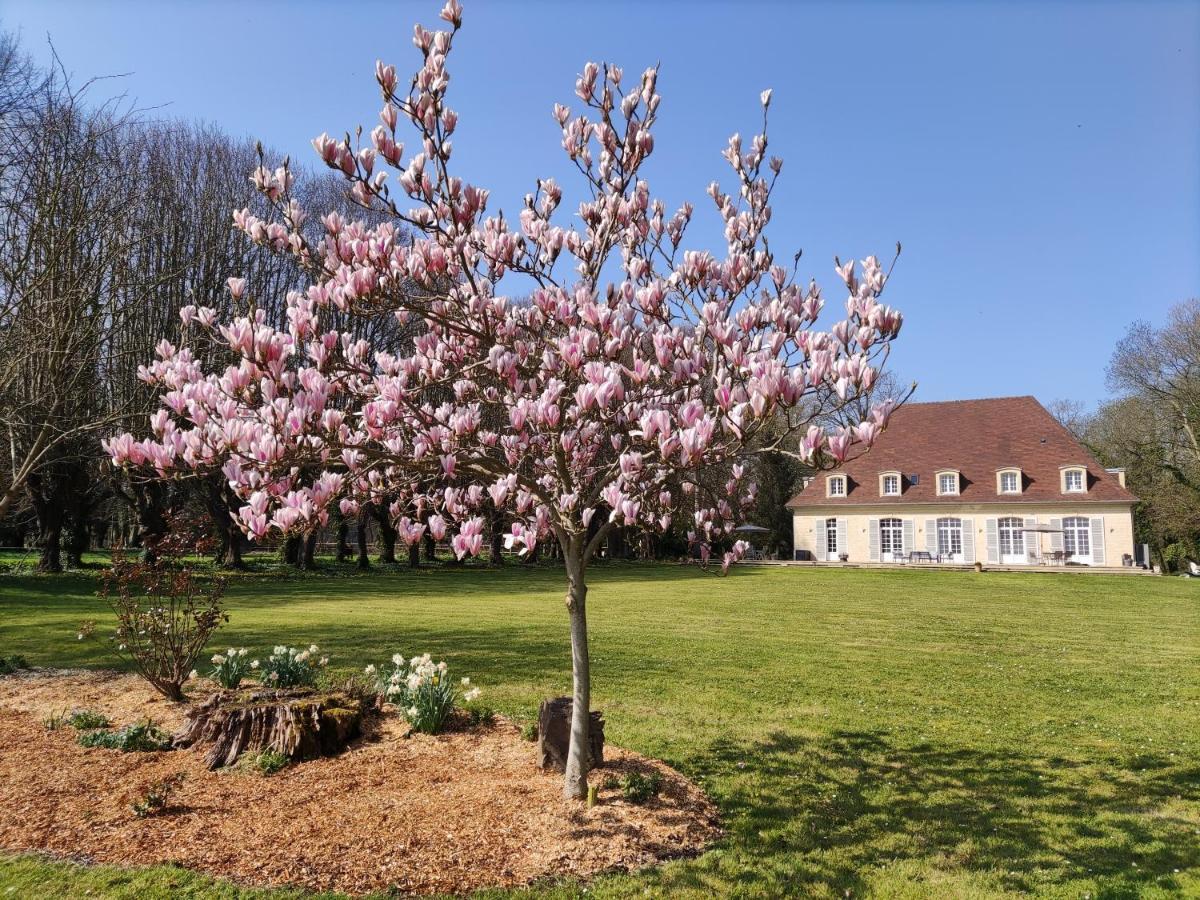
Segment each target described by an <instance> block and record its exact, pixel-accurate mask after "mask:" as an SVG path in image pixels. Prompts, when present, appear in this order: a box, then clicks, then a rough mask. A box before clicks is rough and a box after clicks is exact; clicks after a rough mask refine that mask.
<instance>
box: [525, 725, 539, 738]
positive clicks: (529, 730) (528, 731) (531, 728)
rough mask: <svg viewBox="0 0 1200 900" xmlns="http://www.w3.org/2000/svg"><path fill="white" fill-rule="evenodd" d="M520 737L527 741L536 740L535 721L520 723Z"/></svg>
mask: <svg viewBox="0 0 1200 900" xmlns="http://www.w3.org/2000/svg"><path fill="white" fill-rule="evenodd" d="M521 737H523V738H524V739H525V740H527V741H536V740H537V737H538V732H537V722H526V723H525V724H524V725H522V726H521Z"/></svg>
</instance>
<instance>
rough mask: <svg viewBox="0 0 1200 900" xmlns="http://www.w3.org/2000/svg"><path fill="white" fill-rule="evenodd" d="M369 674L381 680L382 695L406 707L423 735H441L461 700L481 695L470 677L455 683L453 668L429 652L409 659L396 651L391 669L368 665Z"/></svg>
mask: <svg viewBox="0 0 1200 900" xmlns="http://www.w3.org/2000/svg"><path fill="white" fill-rule="evenodd" d="M366 674H367V675H368V676H374V677H375V678H376V679H377V684H378V685H379V692H380V693H381V694H383V695H384V696H385V697H386V698H387V699H388V700H389V701H390V702H392V703H395V704H396V705H397V706H399V707H400V708H401V709H402V710H404V716H405V718H407V719H408V724H409V725H411V726H412V729H413V731H419V732H422V733H423V734H437V733H438V732H439V731H441V730H442V727H443V726H444V725H445V724H446V720H447V719H448V718H450V714H451V713H452V712H454V708H455V707H456V706H457V705H459V703H460V701H461V702H465V703H467V704H471V703H473V702H474V701H475V700H476V699H478V697H479V694H480V691H479V688H473V687H471V679H470V678H463V679H462V680H461V681H460V682H459V683H458V684H455V683H454V679H453V678H451V677H450V667H449V666H448V665H447V664H446V663H445V662H444V661H443V662H436V663H435V662H434V661H433V659H432V658H431V657H430V656H429V654H428V653H426V654H424V655H423V656H414V657H413V658H412V659H410V660H407V661H405V659H404V657H403V656H401V655H400V654H399V653H396V654H394V655H393V656H392V665H391V668H390V669H389V668H388V667H386V666H385V667H384V668H383V669H382V670H379V669H376V668H375V666H367V670H366ZM460 686H461V688H462V689H463V690H461V691H460Z"/></svg>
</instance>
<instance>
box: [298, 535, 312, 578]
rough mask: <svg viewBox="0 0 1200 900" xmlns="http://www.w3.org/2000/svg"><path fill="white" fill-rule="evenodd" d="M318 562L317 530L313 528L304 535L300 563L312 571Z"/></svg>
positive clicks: (305, 568) (302, 567)
mask: <svg viewBox="0 0 1200 900" xmlns="http://www.w3.org/2000/svg"><path fill="white" fill-rule="evenodd" d="M316 562H317V531H316V529H313V530H312V531H310V532H309V533H308V534H307V535H305V536H304V539H303V543H302V545H301V548H300V559H299V560H298V563H297V564H298V565H299V567H300V568H301V569H303V570H305V571H312V570H313V569H314V568H315V567H316Z"/></svg>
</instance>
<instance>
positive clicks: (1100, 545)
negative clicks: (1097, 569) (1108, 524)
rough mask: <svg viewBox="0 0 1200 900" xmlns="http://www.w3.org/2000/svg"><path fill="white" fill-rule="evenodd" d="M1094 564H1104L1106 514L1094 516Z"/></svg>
mask: <svg viewBox="0 0 1200 900" xmlns="http://www.w3.org/2000/svg"><path fill="white" fill-rule="evenodd" d="M1089 524H1090V525H1091V528H1092V565H1093V566H1102V565H1104V558H1105V557H1104V516H1092V521H1091V522H1090V523H1089Z"/></svg>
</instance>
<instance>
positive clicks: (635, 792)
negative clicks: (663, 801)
mask: <svg viewBox="0 0 1200 900" xmlns="http://www.w3.org/2000/svg"><path fill="white" fill-rule="evenodd" d="M618 783H619V785H620V787H621V796H623V797H624V798H625V799H626V800H628V801H629V802H630V803H635V804H637V805H638V806H641V805H642V804H643V803H646V802H647V801H648V800H650V798H651V797H657V796H658V792H659V791H660V790H662V775H660V774H659V773H658V772H651V773H650V774H649V775H643V774H642V773H641V772H630V773H629V774H628V775H626V776H625V777H624V778H622V779H621V780H620V782H618ZM606 784H607V780H606Z"/></svg>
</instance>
